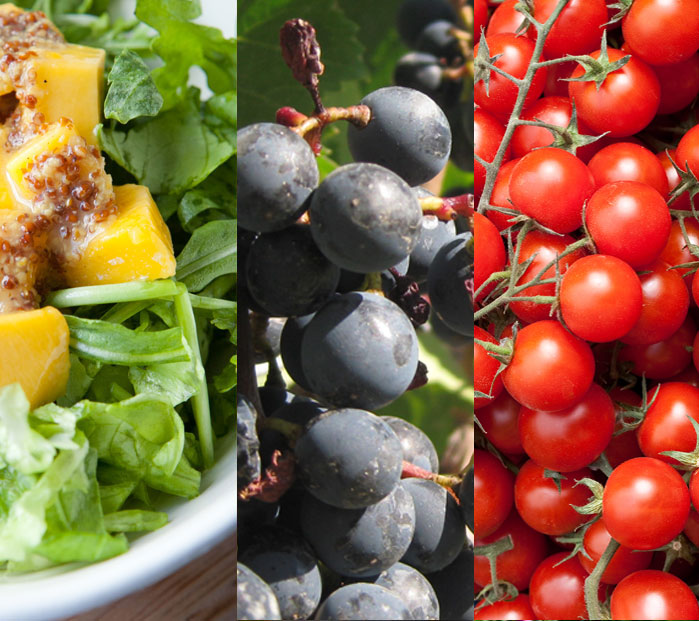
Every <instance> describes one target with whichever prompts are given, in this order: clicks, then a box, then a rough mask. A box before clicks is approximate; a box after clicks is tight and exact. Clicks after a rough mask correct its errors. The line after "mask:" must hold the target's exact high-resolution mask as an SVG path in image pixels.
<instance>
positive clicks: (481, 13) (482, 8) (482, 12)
mask: <svg viewBox="0 0 699 621" xmlns="http://www.w3.org/2000/svg"><path fill="white" fill-rule="evenodd" d="M487 23H488V3H487V1H486V0H475V1H474V3H473V32H474V34H475V36H476V41H478V40H479V39H480V38H481V29H483V28H485V27H486V24H487Z"/></svg>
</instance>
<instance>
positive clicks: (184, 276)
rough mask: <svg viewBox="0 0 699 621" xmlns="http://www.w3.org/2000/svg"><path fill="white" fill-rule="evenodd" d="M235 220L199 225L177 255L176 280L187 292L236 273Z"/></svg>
mask: <svg viewBox="0 0 699 621" xmlns="http://www.w3.org/2000/svg"><path fill="white" fill-rule="evenodd" d="M237 234H238V223H237V222H236V221H235V220H222V221H219V222H208V223H207V224H204V225H203V226H201V227H199V228H198V229H197V230H196V231H194V233H193V234H192V237H191V238H190V240H189V242H188V243H187V245H186V246H185V247H184V249H183V250H182V252H181V253H180V255H179V256H178V257H177V274H176V278H177V280H179V281H181V282H183V283H184V284H185V285H186V286H187V289H188V290H189V291H192V292H196V291H201V290H202V289H203V288H204V287H206V285H208V284H209V283H210V282H212V281H213V280H214V279H216V278H218V277H219V276H222V275H224V274H235V273H236V271H237V262H238V241H237Z"/></svg>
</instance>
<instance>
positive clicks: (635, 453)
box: [604, 388, 643, 468]
mask: <svg viewBox="0 0 699 621" xmlns="http://www.w3.org/2000/svg"><path fill="white" fill-rule="evenodd" d="M609 396H610V397H611V398H612V401H614V402H615V405H614V407H615V410H616V412H617V416H623V410H622V409H621V407H620V406H619V405H617V404H616V402H617V401H621V402H622V403H628V404H629V405H633V406H636V407H638V406H640V405H641V402H642V400H641V397H639V396H638V395H637V394H636V393H635V392H633V391H632V390H625V389H622V388H612V389H611V390H610V391H609ZM618 429H621V424H620V423H617V425H616V428H615V430H614V431H617V430H618ZM604 454H605V455H606V457H607V461H609V463H610V464H611V466H612V468H616V467H617V466H618V465H619V464H621V463H623V462H625V461H627V460H629V459H633V458H634V457H643V453H642V452H641V448H640V447H639V446H638V438H637V436H636V431H635V430H633V429H632V430H630V431H626V432H624V433H620V434H619V435H618V436H612V439H611V440H610V441H609V444H608V445H607V448H606V449H604Z"/></svg>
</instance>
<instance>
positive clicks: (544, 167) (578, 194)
mask: <svg viewBox="0 0 699 621" xmlns="http://www.w3.org/2000/svg"><path fill="white" fill-rule="evenodd" d="M594 187H595V181H594V179H593V177H592V173H590V170H589V169H588V168H587V166H586V165H585V164H584V163H583V162H582V160H580V159H579V158H577V157H575V156H574V155H573V154H571V153H568V152H567V151H563V150H562V149H556V148H552V147H547V148H544V149H537V150H536V151H532V152H531V153H527V155H525V156H524V157H523V158H522V159H521V160H520V161H519V163H518V164H517V166H515V169H514V170H513V171H512V179H511V180H510V196H511V198H512V202H513V203H514V205H515V207H516V208H517V209H519V210H520V211H521V212H522V213H523V214H526V215H527V216H530V217H532V218H534V219H535V220H536V221H537V222H539V223H540V224H543V225H544V226H545V227H547V228H550V229H552V230H554V231H556V232H557V233H570V232H571V231H574V230H575V229H577V228H578V227H580V225H581V224H582V208H583V204H584V203H585V201H586V200H587V199H588V198H590V196H591V195H592V193H593V192H594Z"/></svg>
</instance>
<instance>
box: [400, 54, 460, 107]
mask: <svg viewBox="0 0 699 621" xmlns="http://www.w3.org/2000/svg"><path fill="white" fill-rule="evenodd" d="M393 81H394V82H395V83H396V85H397V86H405V87H406V88H414V89H415V90H417V91H420V92H421V93H424V94H425V95H427V96H428V97H430V98H431V99H433V100H434V101H435V102H436V103H437V105H439V107H440V108H442V109H445V108H448V107H449V106H453V105H455V104H456V103H457V102H458V100H459V96H460V95H461V91H462V89H463V83H462V81H461V80H450V79H446V78H445V73H444V67H443V66H442V65H441V64H440V62H439V59H438V58H437V57H436V56H433V55H432V54H425V53H424V52H408V53H407V54H405V55H404V56H402V57H401V58H399V59H398V62H397V63H396V68H395V71H394V72H393Z"/></svg>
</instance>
